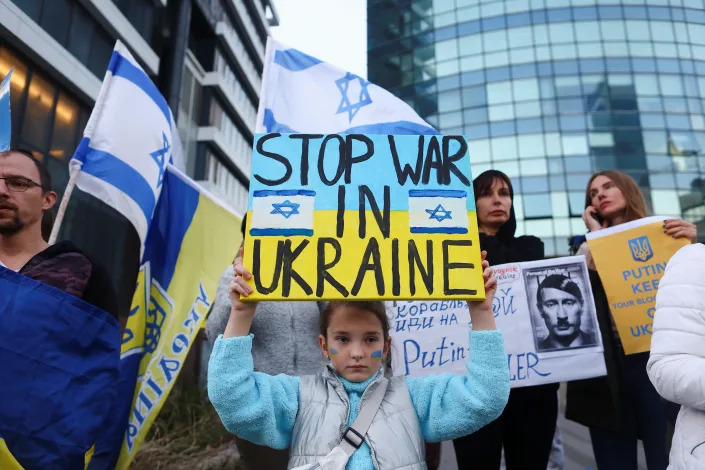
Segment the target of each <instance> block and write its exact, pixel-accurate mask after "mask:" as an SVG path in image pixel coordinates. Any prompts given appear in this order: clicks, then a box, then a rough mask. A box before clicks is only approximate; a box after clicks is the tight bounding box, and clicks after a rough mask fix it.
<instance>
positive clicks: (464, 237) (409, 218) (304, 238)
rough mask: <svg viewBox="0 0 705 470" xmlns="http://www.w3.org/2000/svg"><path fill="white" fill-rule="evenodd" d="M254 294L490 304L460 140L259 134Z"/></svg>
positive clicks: (252, 235) (249, 240) (252, 214)
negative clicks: (479, 301)
mask: <svg viewBox="0 0 705 470" xmlns="http://www.w3.org/2000/svg"><path fill="white" fill-rule="evenodd" d="M254 147H255V148H254V151H253V157H252V178H251V185H250V198H249V203H248V207H249V210H248V219H247V231H246V233H247V235H246V238H245V259H244V263H245V266H246V267H248V268H249V269H250V271H251V272H252V274H253V279H251V280H250V285H251V286H252V288H253V290H254V293H253V294H252V295H250V296H249V297H248V300H264V299H266V300H315V299H325V300H343V299H358V300H363V299H364V300H378V299H483V298H484V296H485V292H484V285H483V282H482V269H481V260H480V248H479V235H478V230H477V221H476V214H475V200H474V197H473V192H472V184H471V182H472V176H471V173H470V157H469V155H468V147H467V143H466V141H465V139H464V138H463V137H459V136H412V135H409V136H387V135H369V136H365V135H336V134H331V135H325V136H322V135H297V134H261V135H257V136H256V138H255V146H254Z"/></svg>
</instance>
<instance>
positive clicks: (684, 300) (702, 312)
mask: <svg viewBox="0 0 705 470" xmlns="http://www.w3.org/2000/svg"><path fill="white" fill-rule="evenodd" d="M653 332H654V335H653V338H652V339H651V355H650V357H649V362H648V364H647V366H646V369H647V372H648V374H649V378H650V379H651V382H652V383H653V384H654V387H656V390H657V391H658V393H659V394H660V395H661V396H662V397H664V398H666V399H667V400H670V401H672V402H674V403H678V404H680V405H685V406H688V407H691V408H695V409H698V410H705V245H702V244H695V245H688V246H685V247H683V248H681V249H680V250H679V251H678V252H677V253H676V254H675V255H674V256H673V257H672V258H671V260H670V261H669V262H668V266H667V267H666V272H665V274H664V276H663V278H662V279H661V282H660V283H659V289H658V294H657V295H656V315H655V318H654V327H653Z"/></svg>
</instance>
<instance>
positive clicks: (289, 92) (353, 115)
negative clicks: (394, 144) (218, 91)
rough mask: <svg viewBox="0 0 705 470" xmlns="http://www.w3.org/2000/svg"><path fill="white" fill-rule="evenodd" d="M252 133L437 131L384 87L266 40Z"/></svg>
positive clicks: (408, 132)
mask: <svg viewBox="0 0 705 470" xmlns="http://www.w3.org/2000/svg"><path fill="white" fill-rule="evenodd" d="M260 95H261V96H260V102H259V110H258V113H257V125H256V128H255V132H257V133H267V132H282V133H297V132H315V133H320V134H336V133H348V134H349V133H363V134H399V135H401V134H417V135H418V134H438V131H436V130H435V129H434V128H433V127H431V126H430V125H428V123H427V122H426V121H424V120H423V119H421V118H420V117H419V115H418V114H416V112H415V111H414V110H413V109H412V108H411V107H410V106H409V105H408V104H406V103H405V102H404V101H402V100H400V99H399V98H397V97H396V96H394V95H393V94H391V93H389V92H388V91H387V90H385V89H384V88H381V87H378V86H377V85H375V84H373V83H371V82H369V81H367V80H365V79H364V78H362V77H360V76H358V75H355V74H354V73H351V72H348V71H345V70H341V69H339V68H337V67H335V66H333V65H331V64H327V63H325V62H323V61H321V60H319V59H317V58H315V57H312V56H310V55H307V54H304V53H303V52H301V51H299V50H296V49H293V48H291V47H288V46H286V45H284V44H282V43H280V42H277V41H275V40H274V39H272V38H269V39H268V40H267V51H266V54H265V62H264V74H263V78H262V91H261V93H260Z"/></svg>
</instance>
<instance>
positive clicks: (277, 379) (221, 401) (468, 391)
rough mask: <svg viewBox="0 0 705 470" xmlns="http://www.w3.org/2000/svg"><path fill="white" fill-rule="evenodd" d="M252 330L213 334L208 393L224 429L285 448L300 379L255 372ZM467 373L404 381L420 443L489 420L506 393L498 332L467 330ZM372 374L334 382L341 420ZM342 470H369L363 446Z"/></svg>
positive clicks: (452, 435) (367, 453)
mask: <svg viewBox="0 0 705 470" xmlns="http://www.w3.org/2000/svg"><path fill="white" fill-rule="evenodd" d="M252 338H253V335H249V336H241V337H235V338H222V337H219V338H218V339H217V340H216V342H215V345H214V348H213V352H212V354H211V358H210V362H209V364H208V396H209V397H210V400H211V402H212V403H213V406H214V407H215V409H216V411H217V412H218V415H219V416H220V419H221V420H222V421H223V424H224V425H225V427H226V429H227V430H228V431H230V432H232V433H233V434H236V435H237V436H239V437H240V438H242V439H246V440H248V441H251V442H254V443H256V444H260V445H266V446H269V447H273V448H275V449H286V448H287V447H289V444H290V441H291V435H292V432H293V429H294V423H295V422H296V414H297V412H298V406H299V378H298V377H292V376H288V375H283V374H281V375H276V376H271V375H267V374H263V373H261V372H254V370H253V362H252ZM467 369H468V374H467V375H464V376H461V375H454V374H442V375H430V376H426V377H408V378H407V379H406V381H407V385H408V387H409V393H410V395H411V402H412V404H413V406H414V409H415V410H416V414H417V415H418V417H419V423H420V424H421V430H422V432H423V438H424V440H426V441H428V442H439V441H445V440H450V439H455V438H458V437H461V436H465V435H467V434H470V433H472V432H475V431H476V430H478V429H480V428H481V427H483V426H484V425H486V424H487V423H489V422H491V421H493V420H495V419H496V418H497V417H498V416H499V415H500V413H501V412H502V410H503V409H504V406H505V405H506V404H507V399H508V398H509V368H508V366H507V354H506V352H505V349H504V340H503V336H502V333H501V332H500V331H498V330H493V331H471V332H470V357H469V359H468V362H467ZM373 379H374V376H373V377H371V378H369V379H368V380H366V381H364V382H359V383H355V382H350V381H348V380H345V379H343V378H342V377H340V380H341V382H342V384H343V387H344V388H345V390H346V392H347V393H348V397H349V399H350V416H349V419H348V425H350V424H352V422H353V421H354V420H355V417H356V416H357V413H358V406H359V403H360V398H361V397H362V393H363V392H364V391H365V388H367V386H368V385H369V384H370V383H371V382H372V380H373ZM346 469H347V470H373V469H374V466H373V463H372V456H371V453H370V449H369V447H368V446H367V444H363V445H362V446H361V447H360V448H359V449H357V450H356V451H355V452H354V453H353V455H352V456H351V457H350V460H349V461H348V464H347V466H346Z"/></svg>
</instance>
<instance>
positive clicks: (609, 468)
mask: <svg viewBox="0 0 705 470" xmlns="http://www.w3.org/2000/svg"><path fill="white" fill-rule="evenodd" d="M617 357H618V359H619V361H620V366H621V368H622V374H621V375H620V382H619V386H620V390H621V394H620V397H619V411H620V422H621V432H619V433H615V432H611V431H607V430H604V429H600V428H596V427H594V426H591V427H590V437H591V439H592V449H593V451H594V452H595V461H596V463H597V468H599V469H600V470H636V469H637V468H638V465H637V439H641V440H642V441H643V443H644V454H645V455H646V467H647V468H648V469H649V470H665V469H666V467H668V453H669V450H670V445H669V444H668V436H667V434H668V433H667V429H668V422H669V412H670V414H671V415H672V412H673V409H674V407H675V405H674V404H672V403H670V402H668V401H666V400H664V399H663V398H661V397H660V396H659V394H658V392H656V389H655V388H654V386H653V384H652V383H651V380H650V379H649V376H648V374H647V373H646V363H647V362H648V360H649V353H640V354H631V355H629V356H625V355H624V353H623V352H622V351H621V349H620V350H619V355H618V356H617Z"/></svg>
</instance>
